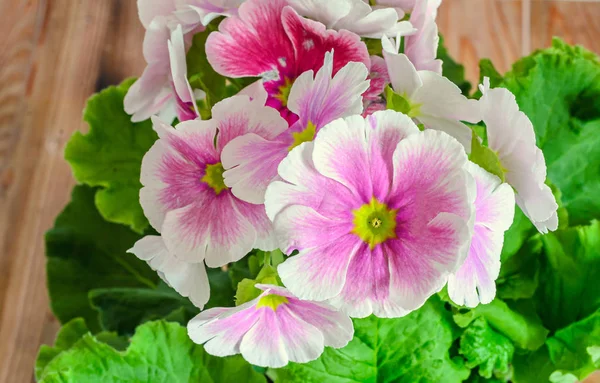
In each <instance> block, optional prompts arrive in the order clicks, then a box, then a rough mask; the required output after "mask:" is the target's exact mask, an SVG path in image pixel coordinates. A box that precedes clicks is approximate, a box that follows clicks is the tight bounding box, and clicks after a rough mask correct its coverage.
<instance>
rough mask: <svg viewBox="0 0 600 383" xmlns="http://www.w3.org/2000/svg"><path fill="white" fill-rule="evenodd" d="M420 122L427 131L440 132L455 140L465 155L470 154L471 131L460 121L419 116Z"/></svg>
mask: <svg viewBox="0 0 600 383" xmlns="http://www.w3.org/2000/svg"><path fill="white" fill-rule="evenodd" d="M418 120H419V122H421V123H422V124H423V125H425V127H426V128H427V129H435V130H439V131H442V132H444V133H447V134H449V135H451V136H452V137H454V138H456V140H458V142H460V143H461V144H462V146H463V147H464V148H465V151H466V152H467V153H470V152H471V138H472V136H473V131H472V130H471V128H469V127H468V126H467V125H465V124H463V123H462V122H460V121H457V120H452V119H448V118H442V117H433V116H419V117H418Z"/></svg>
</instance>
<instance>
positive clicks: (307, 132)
mask: <svg viewBox="0 0 600 383" xmlns="http://www.w3.org/2000/svg"><path fill="white" fill-rule="evenodd" d="M316 133H317V127H316V126H315V124H313V123H312V122H310V121H309V122H308V125H307V126H306V128H305V129H304V130H303V131H301V132H294V133H292V136H293V137H294V143H293V144H291V145H290V147H289V148H288V150H289V151H290V152H291V151H292V149H294V148H295V147H296V146H298V145H300V144H301V143H303V142H310V141H312V140H314V139H315V134H316Z"/></svg>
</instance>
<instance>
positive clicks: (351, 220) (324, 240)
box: [265, 110, 475, 317]
mask: <svg viewBox="0 0 600 383" xmlns="http://www.w3.org/2000/svg"><path fill="white" fill-rule="evenodd" d="M466 164H467V157H466V154H465V151H464V149H463V147H462V146H461V145H460V144H459V143H458V141H456V140H455V139H454V138H452V137H451V136H449V135H447V134H445V133H443V132H438V131H434V130H425V131H419V129H418V128H417V127H416V125H415V124H414V123H413V122H412V120H411V119H410V118H408V117H407V116H406V115H404V114H401V113H397V112H394V111H389V110H388V111H383V112H376V113H374V114H372V115H370V116H368V117H367V118H366V119H365V118H363V117H361V116H352V117H348V118H345V119H338V120H335V121H334V122H332V123H330V124H329V125H327V126H326V127H325V128H323V129H321V131H320V132H319V134H318V135H317V137H316V139H315V140H314V141H313V142H307V143H304V144H302V145H300V146H299V147H297V148H295V149H294V150H292V151H291V152H290V154H289V155H288V156H287V157H286V158H285V159H284V160H283V162H282V163H281V164H280V165H279V175H280V176H281V178H282V179H283V181H275V182H273V183H272V184H271V185H269V188H268V190H267V193H266V200H265V207H266V210H267V215H268V216H269V218H270V219H271V220H273V222H274V227H275V230H276V235H277V237H278V240H279V242H280V244H281V249H282V250H283V251H284V252H286V253H291V252H292V251H293V250H295V249H297V250H299V253H298V255H295V256H292V257H290V258H288V259H287V260H286V261H285V262H284V263H282V264H281V265H279V267H278V272H279V275H280V277H281V279H282V281H283V283H284V284H285V285H286V286H287V288H288V289H289V290H290V291H291V292H292V293H293V294H294V295H296V296H297V297H299V298H300V299H309V300H316V301H323V300H330V302H331V303H332V304H333V305H334V306H336V307H340V308H341V309H342V310H343V311H344V312H346V313H348V314H349V315H350V316H353V317H365V316H368V315H369V314H371V313H374V314H375V315H377V316H380V317H398V316H402V315H405V314H406V313H408V312H409V311H411V310H415V309H417V308H418V307H420V306H421V305H422V304H423V303H424V302H425V301H426V300H427V299H428V298H429V297H430V296H431V295H432V294H433V293H435V292H436V291H438V290H439V289H441V288H442V286H443V285H444V284H445V283H446V280H447V278H448V275H449V274H450V273H454V272H456V270H457V269H458V267H459V266H460V265H461V264H462V263H463V261H464V259H465V258H466V255H467V251H468V247H469V243H470V239H471V230H472V219H473V214H474V204H473V201H474V198H475V196H474V193H475V190H474V189H475V185H474V181H473V179H472V177H471V175H470V174H469V173H468V172H467V170H466V169H465V166H466Z"/></svg>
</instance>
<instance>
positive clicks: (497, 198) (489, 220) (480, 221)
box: [467, 162, 515, 232]
mask: <svg viewBox="0 0 600 383" xmlns="http://www.w3.org/2000/svg"><path fill="white" fill-rule="evenodd" d="M467 170H468V171H469V173H471V175H472V176H473V178H474V179H475V184H476V187H477V191H476V198H475V223H476V224H477V225H482V226H485V227H487V228H488V229H490V230H492V231H494V232H504V231H506V230H508V228H509V227H510V225H511V224H512V222H513V219H514V215H515V209H514V206H515V193H514V191H513V189H512V188H511V187H510V185H508V184H506V183H502V181H501V180H500V178H498V177H496V176H495V175H493V174H491V173H488V172H487V171H485V170H484V169H482V168H481V167H480V166H478V165H476V164H474V163H472V162H468V163H467Z"/></svg>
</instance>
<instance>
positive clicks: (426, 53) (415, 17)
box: [404, 0, 442, 75]
mask: <svg viewBox="0 0 600 383" xmlns="http://www.w3.org/2000/svg"><path fill="white" fill-rule="evenodd" d="M431 3H432V0H429V3H428V0H417V1H416V3H415V6H414V8H413V10H412V13H411V14H410V22H411V23H412V25H413V26H414V27H415V28H416V29H417V32H416V33H414V34H412V35H410V36H406V37H405V38H404V54H406V56H407V57H408V58H409V60H410V62H411V63H413V65H414V66H415V68H416V69H417V70H429V71H432V72H435V73H438V74H440V75H441V74H442V60H439V59H436V57H437V50H438V45H439V42H440V38H439V35H438V27H437V24H436V23H435V13H436V11H437V7H432V6H431V5H430V4H431Z"/></svg>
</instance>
